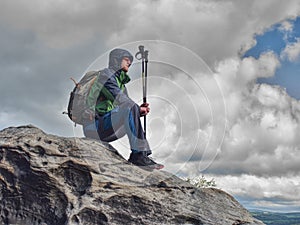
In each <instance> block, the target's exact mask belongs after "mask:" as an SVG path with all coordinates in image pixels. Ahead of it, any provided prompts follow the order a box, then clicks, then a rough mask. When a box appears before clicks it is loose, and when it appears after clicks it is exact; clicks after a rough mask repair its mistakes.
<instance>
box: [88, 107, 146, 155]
mask: <svg viewBox="0 0 300 225" xmlns="http://www.w3.org/2000/svg"><path fill="white" fill-rule="evenodd" d="M83 132H84V135H85V136H86V137H89V138H93V139H97V140H99V139H100V140H101V141H103V142H112V141H115V140H117V139H119V138H121V137H123V136H124V135H127V137H128V139H129V143H130V148H131V150H132V152H144V154H146V155H150V154H151V150H150V147H149V143H148V141H147V140H146V138H145V136H144V130H143V127H142V124H141V120H140V107H139V106H138V105H136V104H135V105H133V106H132V107H131V108H129V107H116V108H114V109H113V110H111V111H110V112H108V113H106V114H104V115H102V116H98V117H97V118H96V119H95V121H93V122H91V123H87V124H85V125H84V126H83Z"/></svg>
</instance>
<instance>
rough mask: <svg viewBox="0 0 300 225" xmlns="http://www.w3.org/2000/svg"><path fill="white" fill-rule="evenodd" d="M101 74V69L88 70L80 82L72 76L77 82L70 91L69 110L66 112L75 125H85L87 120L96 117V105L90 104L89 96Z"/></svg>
mask: <svg viewBox="0 0 300 225" xmlns="http://www.w3.org/2000/svg"><path fill="white" fill-rule="evenodd" d="M99 74H100V71H90V72H87V73H86V74H85V75H84V76H83V77H82V78H81V80H80V81H79V82H78V83H76V81H75V80H74V79H72V78H71V79H72V80H73V81H74V83H75V87H74V89H73V91H72V92H71V93H70V98H69V103H68V112H66V114H68V116H69V118H70V119H71V120H72V121H73V122H75V125H76V124H81V125H83V124H84V123H85V122H86V121H88V120H93V119H94V117H95V105H93V106H90V105H88V104H87V98H88V96H89V93H90V90H91V87H92V86H93V84H94V82H95V81H96V80H97V77H98V75H99ZM95 104H96V102H95Z"/></svg>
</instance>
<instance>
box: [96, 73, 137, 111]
mask: <svg viewBox="0 0 300 225" xmlns="http://www.w3.org/2000/svg"><path fill="white" fill-rule="evenodd" d="M107 70H108V69H107ZM103 74H104V76H100V79H99V82H100V83H102V84H103V83H104V87H105V88H106V89H107V90H108V91H109V93H110V94H111V95H112V97H113V99H114V101H116V105H119V106H120V107H132V106H133V105H135V104H136V103H135V102H134V101H133V100H132V99H131V98H130V97H129V96H128V95H127V90H126V89H125V90H126V91H124V92H123V91H122V90H121V89H120V88H119V86H118V83H117V80H116V77H115V74H113V73H112V72H110V71H109V72H108V71H106V70H104V73H103Z"/></svg>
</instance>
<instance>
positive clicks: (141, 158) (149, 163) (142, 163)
mask: <svg viewBox="0 0 300 225" xmlns="http://www.w3.org/2000/svg"><path fill="white" fill-rule="evenodd" d="M128 162H131V163H132V164H134V165H136V166H139V167H142V168H144V169H147V170H148V169H150V170H154V169H156V170H160V169H162V168H164V165H162V164H159V163H156V162H154V160H153V159H151V158H150V157H148V156H147V155H146V154H143V152H139V153H131V154H130V157H129V159H128Z"/></svg>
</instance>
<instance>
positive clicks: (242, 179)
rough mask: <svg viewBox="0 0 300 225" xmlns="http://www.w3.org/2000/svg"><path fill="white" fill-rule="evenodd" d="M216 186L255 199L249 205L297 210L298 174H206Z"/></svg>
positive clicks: (298, 199)
mask: <svg viewBox="0 0 300 225" xmlns="http://www.w3.org/2000/svg"><path fill="white" fill-rule="evenodd" d="M210 177H212V178H214V179H215V181H216V184H217V186H218V187H221V188H222V189H223V190H225V191H227V192H228V193H230V194H232V195H234V196H237V197H238V198H243V199H250V198H251V199H255V200H254V201H253V202H252V203H251V207H259V208H269V209H270V208H272V209H273V210H278V211H280V210H291V209H294V210H299V205H300V183H299V181H300V176H299V175H288V176H270V177H263V176H254V175H246V174H243V175H238V176H232V175H226V176H221V177H220V176H216V175H208V176H207V178H210Z"/></svg>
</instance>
